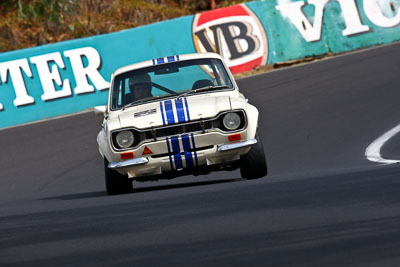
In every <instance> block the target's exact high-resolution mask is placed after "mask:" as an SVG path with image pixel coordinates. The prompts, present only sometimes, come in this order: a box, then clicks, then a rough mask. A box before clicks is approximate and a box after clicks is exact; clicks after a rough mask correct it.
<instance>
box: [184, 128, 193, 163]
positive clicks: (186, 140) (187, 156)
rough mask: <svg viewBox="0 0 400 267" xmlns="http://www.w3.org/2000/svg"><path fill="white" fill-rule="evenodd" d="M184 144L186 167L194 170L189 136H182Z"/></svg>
mask: <svg viewBox="0 0 400 267" xmlns="http://www.w3.org/2000/svg"><path fill="white" fill-rule="evenodd" d="M182 144H183V150H184V151H185V160H186V167H187V168H193V167H194V165H193V157H192V152H189V151H188V150H190V139H189V135H187V134H185V135H182Z"/></svg>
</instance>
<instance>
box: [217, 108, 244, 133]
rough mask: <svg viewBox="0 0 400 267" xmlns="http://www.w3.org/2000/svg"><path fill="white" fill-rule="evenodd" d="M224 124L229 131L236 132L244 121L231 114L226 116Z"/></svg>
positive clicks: (235, 114)
mask: <svg viewBox="0 0 400 267" xmlns="http://www.w3.org/2000/svg"><path fill="white" fill-rule="evenodd" d="M222 123H223V124H224V127H225V128H226V129H227V130H230V131H234V130H236V129H238V128H239V126H240V124H241V123H242V120H241V119H240V116H239V115H238V114H237V113H233V112H230V113H227V114H226V115H225V116H224V118H223V120H222Z"/></svg>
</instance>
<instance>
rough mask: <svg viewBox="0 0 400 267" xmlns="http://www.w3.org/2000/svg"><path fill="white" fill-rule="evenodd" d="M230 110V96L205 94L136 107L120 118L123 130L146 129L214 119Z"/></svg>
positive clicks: (123, 113) (125, 111) (121, 113)
mask: <svg viewBox="0 0 400 267" xmlns="http://www.w3.org/2000/svg"><path fill="white" fill-rule="evenodd" d="M230 109H231V104H230V100H229V95H218V96H212V94H205V95H198V96H190V97H182V98H174V99H168V100H162V101H159V102H151V103H148V104H142V105H138V106H134V107H131V108H128V109H126V110H124V111H120V114H119V115H118V118H119V122H120V126H121V127H122V128H127V127H135V128H137V129H146V128H151V127H159V126H164V125H171V124H175V123H184V122H188V121H193V120H199V119H206V118H212V117H215V116H216V115H217V114H218V113H219V112H221V111H225V110H230Z"/></svg>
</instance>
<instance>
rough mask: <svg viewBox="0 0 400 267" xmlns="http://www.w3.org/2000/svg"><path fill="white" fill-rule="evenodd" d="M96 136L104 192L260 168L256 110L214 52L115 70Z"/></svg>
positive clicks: (255, 172) (253, 174)
mask: <svg viewBox="0 0 400 267" xmlns="http://www.w3.org/2000/svg"><path fill="white" fill-rule="evenodd" d="M94 111H95V113H96V114H104V121H103V125H102V129H101V131H100V133H99V134H98V136H97V142H98V144H99V151H100V154H101V155H102V156H103V158H104V169H105V184H106V189H107V193H108V194H120V193H127V192H131V191H132V180H136V181H149V180H159V179H171V178H175V177H178V176H182V175H187V174H193V175H200V174H208V173H210V172H211V171H217V170H235V169H237V168H240V173H241V176H242V177H244V178H247V179H255V178H260V177H263V176H265V175H266V174H267V164H266V160H265V155H264V149H263V145H262V143H261V140H260V139H259V136H258V135H257V125H258V110H257V109H256V108H255V107H254V106H252V105H250V104H248V103H247V99H246V98H245V97H244V96H243V94H241V93H240V92H239V88H238V86H237V85H236V82H235V80H234V78H233V76H232V74H231V72H230V71H229V69H228V68H227V67H226V65H225V63H224V62H223V60H222V58H221V57H220V56H219V55H217V54H213V53H204V54H187V55H179V56H171V57H166V58H158V59H153V60H148V61H144V62H140V63H136V64H132V65H129V66H125V67H122V68H120V69H118V70H116V71H115V72H114V73H113V74H112V76H111V88H110V93H109V99H108V105H107V106H98V107H95V109H94Z"/></svg>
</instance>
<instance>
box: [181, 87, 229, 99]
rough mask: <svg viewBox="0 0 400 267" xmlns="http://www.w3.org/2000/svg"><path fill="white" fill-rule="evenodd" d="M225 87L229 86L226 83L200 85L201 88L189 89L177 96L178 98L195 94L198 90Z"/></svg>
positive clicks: (203, 90)
mask: <svg viewBox="0 0 400 267" xmlns="http://www.w3.org/2000/svg"><path fill="white" fill-rule="evenodd" d="M226 88H229V86H227V85H211V86H206V87H201V88H198V89H193V90H189V91H186V92H183V93H182V94H179V95H178V96H177V97H178V98H179V97H185V96H187V95H190V94H195V93H198V92H205V91H213V90H216V89H226Z"/></svg>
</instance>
